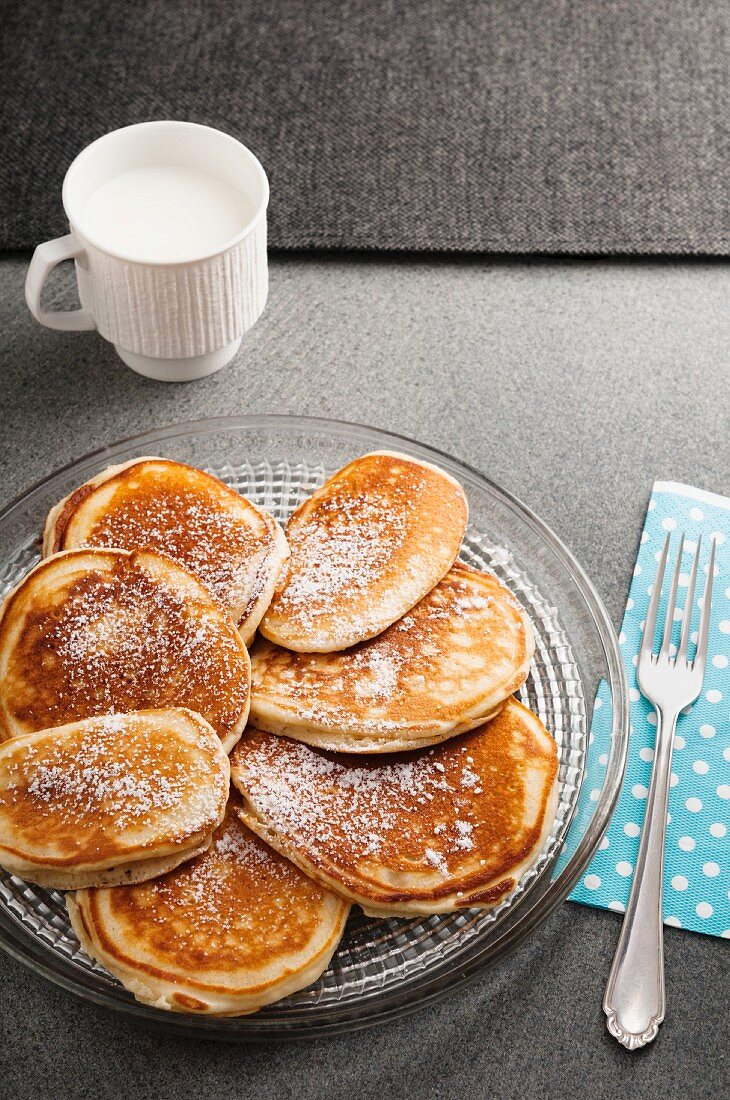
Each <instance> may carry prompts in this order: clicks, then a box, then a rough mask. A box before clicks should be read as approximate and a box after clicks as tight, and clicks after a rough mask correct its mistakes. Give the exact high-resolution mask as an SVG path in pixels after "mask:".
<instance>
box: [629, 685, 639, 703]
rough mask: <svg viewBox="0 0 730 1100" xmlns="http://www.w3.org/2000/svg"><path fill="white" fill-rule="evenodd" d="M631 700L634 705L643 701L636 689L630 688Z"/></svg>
mask: <svg viewBox="0 0 730 1100" xmlns="http://www.w3.org/2000/svg"><path fill="white" fill-rule="evenodd" d="M629 699H630V700H631V702H632V703H638V701H639V699H641V692H639V691H637V690H636V688H629Z"/></svg>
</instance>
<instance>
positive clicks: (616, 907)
mask: <svg viewBox="0 0 730 1100" xmlns="http://www.w3.org/2000/svg"><path fill="white" fill-rule="evenodd" d="M608 908H609V909H613V911H614V913H625V912H626V906H625V905H624V904H623V902H621V901H609V903H608Z"/></svg>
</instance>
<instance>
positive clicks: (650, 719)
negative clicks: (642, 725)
mask: <svg viewBox="0 0 730 1100" xmlns="http://www.w3.org/2000/svg"><path fill="white" fill-rule="evenodd" d="M646 720H647V722H648V723H649V725H650V726H655V725H656V714H655V713H654V712H653V711H652V713H651V714H647V716H646Z"/></svg>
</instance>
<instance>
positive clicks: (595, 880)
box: [583, 875, 601, 890]
mask: <svg viewBox="0 0 730 1100" xmlns="http://www.w3.org/2000/svg"><path fill="white" fill-rule="evenodd" d="M583 884H584V886H585V888H586V890H597V889H598V887H599V886H600V885H601V880H600V878H599V877H598V875H586V877H585V878H584V879H583Z"/></svg>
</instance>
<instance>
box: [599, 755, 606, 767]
mask: <svg viewBox="0 0 730 1100" xmlns="http://www.w3.org/2000/svg"><path fill="white" fill-rule="evenodd" d="M598 763H599V764H600V765H601V766H602V767H604V768H605V767H606V764H607V763H608V753H607V752H602V753H601V755H600V756H599V757H598Z"/></svg>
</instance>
